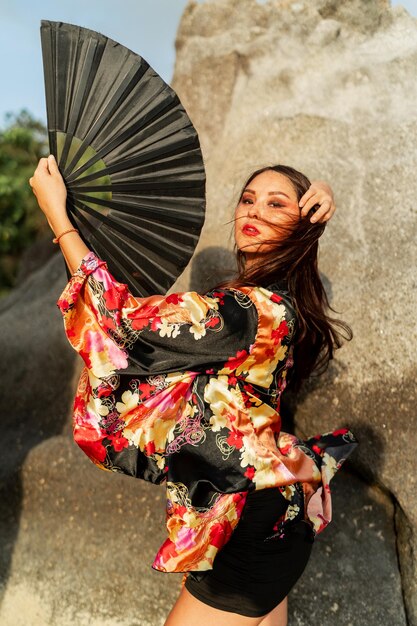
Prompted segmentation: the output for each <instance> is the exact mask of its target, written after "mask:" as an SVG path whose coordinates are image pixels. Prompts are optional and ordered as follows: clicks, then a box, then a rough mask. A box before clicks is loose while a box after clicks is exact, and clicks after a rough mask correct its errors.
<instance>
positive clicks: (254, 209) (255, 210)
mask: <svg viewBox="0 0 417 626" xmlns="http://www.w3.org/2000/svg"><path fill="white" fill-rule="evenodd" d="M248 217H252V218H256V219H259V205H258V203H257V202H253V203H252V204H249V206H248Z"/></svg>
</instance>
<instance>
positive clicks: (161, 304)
mask: <svg viewBox="0 0 417 626" xmlns="http://www.w3.org/2000/svg"><path fill="white" fill-rule="evenodd" d="M57 305H58V307H59V309H60V311H61V313H62V315H63V320H64V326H65V331H66V334H67V337H68V340H69V342H70V343H71V345H72V346H73V348H74V349H75V350H76V351H77V352H78V353H79V354H80V356H81V357H82V358H83V360H84V363H85V367H84V368H83V370H82V372H81V376H80V379H79V383H78V387H77V391H76V396H75V400H74V407H73V429H74V438H75V441H76V442H77V444H78V445H79V446H80V447H81V448H82V450H83V451H84V452H85V453H86V454H87V455H88V457H89V458H90V459H91V460H92V461H93V462H94V463H95V464H96V465H97V466H98V467H100V468H102V469H106V470H112V471H115V472H123V473H125V474H129V475H131V476H134V477H137V478H142V479H144V480H148V481H151V482H154V483H160V482H162V481H164V482H165V484H166V493H167V531H168V537H167V539H166V541H165V542H164V543H163V545H162V546H161V548H160V549H159V551H158V553H157V555H156V557H155V561H154V563H153V567H154V568H155V569H157V570H160V571H164V572H187V571H204V570H208V569H211V568H212V566H213V560H214V559H215V557H216V554H217V553H218V551H219V550H221V548H222V547H223V546H224V545H225V544H226V542H227V541H228V540H229V539H230V537H231V534H232V533H233V530H234V528H235V527H236V524H237V523H238V521H239V518H240V515H241V512H242V509H243V506H244V504H245V501H246V496H247V494H248V493H249V492H250V491H252V490H255V489H265V488H269V487H278V488H279V489H280V490H281V492H282V494H283V495H284V497H285V498H287V499H288V502H289V504H288V507H287V510H286V512H285V514H283V515H282V516H281V518H280V519H279V520H277V522H276V525H275V529H274V534H273V535H272V536H271V537H270V538H269V539H268V540H270V541H279V540H280V538H282V537H284V536H285V534H286V533H288V532H291V529H292V528H294V524H295V523H296V522H297V521H300V520H302V521H305V522H306V523H307V524H308V525H309V526H310V528H311V534H312V537H314V536H315V535H316V534H317V533H320V532H321V531H322V530H323V529H324V528H325V527H326V526H327V524H328V523H329V522H330V520H331V511H332V509H331V496H330V487H329V483H330V480H331V478H332V477H333V476H334V474H335V472H336V471H337V470H338V469H339V468H340V467H341V465H342V463H343V462H344V461H345V459H346V458H347V456H348V455H349V454H350V453H351V452H352V451H353V449H354V448H355V446H356V445H357V440H356V439H355V437H354V435H353V433H352V432H351V431H350V430H348V429H347V428H341V429H338V430H335V431H333V432H330V433H324V434H318V435H315V436H313V437H311V438H310V439H308V440H305V441H304V440H300V439H298V438H297V437H295V436H294V435H291V434H289V433H285V432H282V431H281V419H280V414H279V405H280V396H281V394H282V392H283V390H284V389H285V386H286V382H287V374H288V373H289V372H290V368H291V366H292V364H293V360H292V353H293V337H294V333H295V329H296V316H295V312H294V309H293V307H292V304H291V299H290V297H289V294H288V291H287V290H286V289H285V288H284V287H283V286H282V285H281V287H279V288H276V287H271V288H270V289H264V288H254V287H246V288H241V289H226V290H221V291H219V290H217V291H216V290H214V291H211V292H209V293H207V294H205V295H199V294H197V293H195V292H184V293H176V294H171V295H168V296H159V295H155V296H150V297H146V298H140V297H135V296H133V295H132V294H131V293H130V292H129V290H128V287H127V285H125V284H123V283H119V282H117V281H116V280H115V278H114V277H113V276H112V275H111V274H110V272H109V271H108V268H107V264H106V262H105V261H103V260H101V259H100V258H99V257H98V256H97V255H96V254H95V253H94V252H92V251H90V252H88V253H87V254H86V255H85V257H84V258H83V259H82V261H81V263H80V266H79V268H78V269H77V271H76V272H74V274H73V275H72V277H71V279H70V281H69V282H68V284H67V285H66V287H65V289H64V291H63V292H62V294H61V296H60V297H59V299H58V301H57Z"/></svg>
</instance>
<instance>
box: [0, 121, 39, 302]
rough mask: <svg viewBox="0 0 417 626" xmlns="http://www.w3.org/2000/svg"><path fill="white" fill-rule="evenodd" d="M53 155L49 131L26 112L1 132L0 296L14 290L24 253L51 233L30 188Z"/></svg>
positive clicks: (8, 122) (9, 122) (7, 123)
mask: <svg viewBox="0 0 417 626" xmlns="http://www.w3.org/2000/svg"><path fill="white" fill-rule="evenodd" d="M48 154H49V146H48V136H47V129H46V128H45V126H44V125H43V124H42V122H40V121H38V120H36V119H34V118H33V117H32V116H31V115H30V113H29V112H28V111H27V110H26V109H22V110H21V111H20V113H18V114H13V113H7V114H6V125H5V127H4V128H3V129H0V295H4V294H5V293H7V291H8V290H9V289H10V288H12V287H13V285H14V282H15V278H16V274H17V270H18V266H19V259H20V256H21V254H22V251H23V250H24V249H25V248H27V246H28V245H29V244H30V243H32V242H33V241H34V240H35V239H37V238H39V237H41V236H42V235H43V234H44V233H46V232H47V231H48V230H49V226H48V223H47V221H46V219H45V217H44V215H43V213H42V211H41V210H40V208H39V206H38V203H37V201H36V198H35V195H34V194H33V192H32V189H31V187H30V185H29V178H30V177H31V176H33V173H34V171H35V169H36V166H37V164H38V162H39V159H40V158H41V157H44V156H47V155H48Z"/></svg>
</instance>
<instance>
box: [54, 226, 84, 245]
mask: <svg viewBox="0 0 417 626" xmlns="http://www.w3.org/2000/svg"><path fill="white" fill-rule="evenodd" d="M73 231H75V232H77V233H78V229H77V228H69V229H68V230H64V232H63V233H61V234H60V235H59V237H55V238H54V239H52V243H58V242H59V240H60V239H61V237H62V235H66V234H67V233H72V232H73Z"/></svg>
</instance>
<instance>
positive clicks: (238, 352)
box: [57, 251, 257, 378]
mask: <svg viewBox="0 0 417 626" xmlns="http://www.w3.org/2000/svg"><path fill="white" fill-rule="evenodd" d="M57 306H58V307H59V309H60V311H61V313H62V315H63V320H64V327H65V332H66V335H67V338H68V340H69V342H70V344H71V345H72V347H73V348H74V349H75V350H76V351H77V352H78V353H79V354H80V356H81V357H82V358H83V360H84V362H85V365H86V366H87V368H88V369H89V370H90V371H92V372H93V373H94V375H95V376H96V377H98V378H101V377H106V376H110V375H112V374H114V373H122V372H123V373H126V374H128V373H132V374H134V375H149V374H157V373H165V372H175V371H185V370H196V371H202V370H204V371H209V370H210V369H213V368H219V367H221V366H223V365H224V363H225V362H226V361H228V360H232V361H233V359H234V358H238V359H241V358H243V357H244V356H245V355H247V354H248V352H249V350H250V347H251V345H252V344H253V342H254V340H255V336H256V331H257V312H256V307H255V306H254V305H253V303H252V302H251V300H250V298H249V297H248V296H245V294H243V293H241V292H238V291H235V290H224V291H223V290H222V291H212V292H209V293H208V294H205V295H199V294H198V293H196V292H193V291H189V292H181V293H176V294H171V295H168V296H166V295H165V296H161V295H155V296H149V297H145V298H142V297H135V296H133V295H132V294H131V293H130V291H129V289H128V286H127V285H126V284H124V283H120V282H118V281H117V280H116V279H115V278H114V277H113V276H112V274H111V273H110V272H109V270H108V268H107V263H106V262H105V261H103V260H102V259H100V258H99V257H98V256H97V255H96V254H95V253H94V252H93V251H89V252H88V253H87V254H86V255H85V256H84V258H83V259H82V261H81V263H80V266H79V267H78V269H77V270H76V271H75V272H74V274H73V275H72V277H71V279H70V281H69V282H68V284H67V285H66V287H65V289H64V291H63V292H62V294H61V295H60V297H59V299H58V301H57Z"/></svg>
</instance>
